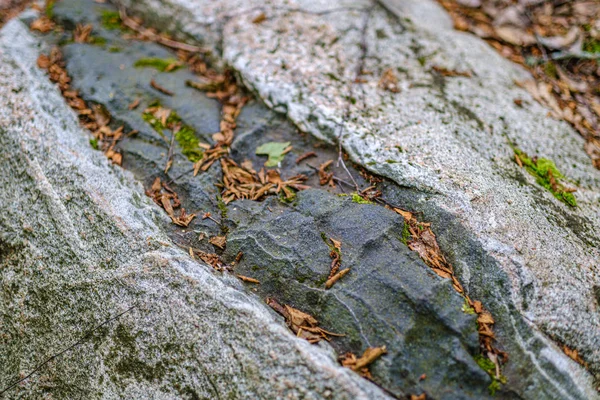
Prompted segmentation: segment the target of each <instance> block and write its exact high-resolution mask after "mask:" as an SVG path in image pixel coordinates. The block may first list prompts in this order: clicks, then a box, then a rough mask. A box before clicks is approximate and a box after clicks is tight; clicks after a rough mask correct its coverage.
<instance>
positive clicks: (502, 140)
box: [121, 0, 600, 398]
mask: <svg viewBox="0 0 600 400" xmlns="http://www.w3.org/2000/svg"><path fill="white" fill-rule="evenodd" d="M121 3H122V4H125V5H126V6H129V7H131V8H132V10H137V11H138V12H140V13H141V14H142V15H144V16H146V18H147V21H150V22H154V23H157V24H158V23H160V24H161V25H160V26H161V27H171V28H174V21H178V26H177V29H179V30H182V31H183V32H185V33H186V34H189V35H192V36H194V37H196V38H197V39H198V40H199V41H204V43H205V44H206V45H207V46H209V47H213V48H214V49H215V51H217V52H219V51H221V52H222V55H223V58H224V60H225V61H226V62H228V63H230V64H231V65H232V66H233V67H234V68H235V69H236V70H237V71H238V72H239V73H240V75H241V77H242V79H243V80H244V82H245V83H246V84H247V85H248V86H249V87H251V88H252V89H253V90H255V91H256V93H257V94H258V95H259V96H260V97H261V98H262V99H263V100H264V101H265V103H266V104H268V105H269V106H271V107H273V108H274V109H275V110H278V111H281V112H284V113H286V115H287V116H288V118H289V119H291V120H292V121H293V122H294V123H296V125H297V126H298V127H299V128H300V129H302V130H304V131H307V132H310V133H312V134H314V135H315V136H317V137H320V138H322V139H325V140H330V141H335V140H336V138H337V135H338V133H339V129H338V128H339V126H342V127H343V146H344V148H345V149H346V151H347V152H348V153H349V154H350V156H351V157H352V158H353V160H355V161H356V162H358V163H359V164H361V165H363V166H365V167H366V168H368V169H370V170H371V171H373V172H376V173H378V174H381V175H383V176H386V177H388V178H390V179H391V180H393V181H395V182H396V183H397V184H399V185H401V186H403V187H406V188H409V189H410V190H407V191H404V192H402V193H399V194H397V196H396V198H397V199H398V201H399V202H401V203H402V204H403V205H405V206H407V207H408V208H410V209H412V210H413V211H421V212H423V214H424V215H425V216H426V218H427V219H428V220H431V221H432V222H433V223H434V226H436V227H437V228H436V229H437V233H438V236H439V238H440V242H441V245H442V247H443V249H444V250H445V251H446V253H447V254H448V255H449V258H450V259H451V260H452V262H453V264H454V265H455V267H456V268H457V269H458V270H459V275H460V278H461V280H462V282H464V283H465V286H466V288H467V289H468V292H469V293H470V294H471V295H472V296H473V297H476V298H478V299H481V300H482V301H483V302H484V304H485V305H486V306H487V307H488V308H489V309H490V310H491V311H492V312H493V314H494V316H495V318H496V322H497V324H496V326H497V333H498V336H499V343H500V346H501V347H504V349H505V350H507V351H508V352H509V354H511V362H510V363H509V364H508V365H507V366H506V374H507V376H508V378H509V381H511V380H512V381H515V380H516V381H520V382H521V384H518V385H519V386H520V388H519V389H518V392H519V394H520V395H521V396H523V397H528V398H541V397H548V398H554V397H566V398H568V397H570V396H574V397H577V396H581V397H583V398H585V397H594V396H596V394H595V393H594V392H593V389H592V388H591V387H592V385H591V384H590V382H589V380H590V377H589V375H588V376H586V373H585V372H584V371H583V370H582V369H580V368H579V367H578V366H576V365H574V364H573V363H572V362H571V361H569V360H567V359H566V357H564V355H562V354H561V352H560V350H558V349H557V347H555V346H554V345H553V344H551V343H550V341H549V340H548V339H549V338H551V339H554V340H556V341H557V342H559V343H564V344H566V345H568V346H569V347H571V348H576V349H578V350H579V352H580V353H581V354H582V355H583V356H584V358H585V359H586V360H587V362H588V363H589V365H590V371H592V373H593V374H595V376H596V380H598V373H599V372H598V371H600V352H599V349H600V317H599V315H600V314H599V313H598V307H599V304H598V303H599V302H600V301H599V299H598V296H597V293H598V287H599V285H600V278H599V275H598V260H599V259H600V254H599V250H598V245H599V243H600V233H599V229H600V221H599V218H600V189H599V188H600V173H599V172H598V171H597V170H595V169H594V168H593V167H592V166H591V163H590V161H589V159H588V158H587V156H586V155H585V153H584V151H583V150H582V147H583V140H582V139H581V138H580V137H579V136H578V135H577V134H576V133H575V132H574V131H573V130H572V129H571V128H570V127H569V126H568V125H567V124H566V123H563V122H560V121H555V120H552V119H550V118H549V117H548V116H547V112H548V111H547V110H546V109H544V108H543V107H542V106H540V105H539V104H537V103H536V102H535V101H534V100H533V99H532V97H531V96H530V95H529V94H528V93H526V92H525V91H523V90H522V89H520V88H519V87H517V85H516V84H515V83H514V81H515V80H523V79H527V78H528V74H527V73H526V72H525V71H523V70H521V69H520V68H519V67H517V66H515V65H513V64H511V63H510V62H508V61H506V60H504V59H503V58H501V57H500V56H499V55H498V54H496V53H495V52H494V51H493V49H491V48H489V47H488V46H487V45H485V44H484V43H483V42H482V41H480V40H479V39H477V38H474V37H472V36H470V35H467V34H463V33H458V32H454V31H452V30H451V23H450V20H449V18H448V17H447V16H446V14H445V13H443V12H442V11H441V10H440V8H439V7H437V5H436V4H435V3H432V2H430V1H407V2H399V1H393V0H389V1H382V2H379V3H377V4H375V5H372V4H371V3H370V2H366V1H365V2H361V3H357V2H352V4H351V5H349V4H348V2H344V1H333V2H332V1H329V2H319V1H313V0H305V1H296V2H294V3H293V4H290V3H284V2H279V1H270V2H264V1H261V2H247V1H244V2H240V1H234V0H232V1H221V2H205V1H201V0H196V1H191V0H177V1H176V0H171V1H153V0H147V1H143V2H138V1H136V2H130V1H121ZM153 10H154V11H153ZM328 10H329V11H328ZM261 12H265V15H266V17H267V18H266V20H264V21H262V22H261V23H254V22H253V20H255V18H256V16H257V15H258V14H260V13H261ZM221 33H222V37H221V36H220V34H221ZM363 49H365V52H364V54H363V52H362V51H363ZM363 64H364V65H363ZM434 66H435V67H441V68H446V69H448V70H457V71H459V72H470V74H471V77H465V76H455V77H444V76H443V75H442V74H439V73H436V72H435V71H433V70H432V67H434ZM359 67H360V69H362V70H365V71H369V72H370V73H372V74H364V75H362V76H360V80H359V82H360V83H353V82H355V79H356V77H357V76H356V71H357V70H358V69H359ZM387 69H391V70H392V71H393V73H394V74H395V75H396V76H397V77H398V79H399V82H398V87H399V89H400V90H401V92H400V93H391V92H389V91H384V90H382V89H381V88H380V87H379V85H378V83H379V79H380V77H381V76H382V74H383V72H384V71H385V70H387ZM517 98H518V99H523V100H524V104H525V106H524V108H519V107H518V106H517V105H516V104H515V103H514V101H513V100H514V99H517ZM513 146H516V147H517V148H520V149H522V150H523V151H525V152H527V153H529V154H530V155H532V156H533V155H536V156H539V157H544V158H547V159H550V160H552V161H553V162H555V163H556V166H557V167H558V169H559V170H560V171H561V172H562V173H563V174H564V175H565V176H566V177H568V179H569V180H570V182H571V183H572V184H573V185H574V186H576V188H577V192H576V193H575V198H576V200H577V207H570V206H568V205H566V204H563V203H561V202H560V201H558V200H557V199H556V198H555V197H554V196H553V194H552V193H551V192H550V191H548V190H546V189H544V188H543V187H542V186H541V185H540V184H538V183H537V182H536V179H535V178H534V177H532V176H530V175H529V174H528V173H527V172H525V170H524V169H521V168H520V167H519V166H518V165H517V164H516V163H515V162H514V150H513ZM411 190H412V193H411V194H409V192H410V191H411ZM525 371H537V374H538V375H536V374H534V373H529V372H528V373H525ZM534 375H536V376H537V377H536V378H531V379H529V378H527V376H534ZM567 381H568V382H571V384H572V385H573V386H570V385H571V384H569V383H566V382H567ZM574 382H575V383H574ZM576 387H578V388H576Z"/></svg>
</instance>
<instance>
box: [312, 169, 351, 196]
mask: <svg viewBox="0 0 600 400" xmlns="http://www.w3.org/2000/svg"><path fill="white" fill-rule="evenodd" d="M306 165H307V166H309V167H310V168H312V169H314V170H315V171H318V170H319V168H317V167H315V166H313V165H310V164H309V163H306ZM333 180H334V181H336V182H339V183H343V184H344V185H348V186H350V187H354V186H355V185H353V184H351V183H350V182H348V181H345V180H343V179H341V178H338V177H337V176H335V175H334V176H333ZM340 189H341V186H340ZM342 191H344V189H342Z"/></svg>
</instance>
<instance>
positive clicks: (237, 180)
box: [219, 158, 309, 204]
mask: <svg viewBox="0 0 600 400" xmlns="http://www.w3.org/2000/svg"><path fill="white" fill-rule="evenodd" d="M220 161H221V168H222V170H223V184H222V185H219V186H220V187H221V188H222V193H221V197H222V198H223V201H224V202H225V204H228V203H229V202H231V201H233V200H238V199H249V200H261V199H263V198H264V197H265V196H267V195H269V194H281V195H283V196H284V197H285V199H286V200H288V201H290V200H293V199H294V197H295V195H296V191H297V190H305V189H308V188H309V187H308V186H306V185H304V184H303V182H305V181H306V180H307V179H308V177H306V176H305V175H296V176H293V177H291V178H289V179H285V180H284V179H282V178H281V175H280V174H279V172H278V171H277V170H274V169H271V170H267V171H266V172H265V169H264V168H261V169H260V171H259V172H256V171H255V170H254V168H253V166H252V162H250V161H246V162H243V163H242V165H238V164H237V163H236V162H235V161H233V160H232V159H230V158H221V160H220Z"/></svg>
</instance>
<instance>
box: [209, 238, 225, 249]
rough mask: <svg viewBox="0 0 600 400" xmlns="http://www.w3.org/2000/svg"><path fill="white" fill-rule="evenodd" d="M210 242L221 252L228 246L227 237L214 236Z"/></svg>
mask: <svg viewBox="0 0 600 400" xmlns="http://www.w3.org/2000/svg"><path fill="white" fill-rule="evenodd" d="M208 242H209V243H210V244H212V245H214V246H217V247H218V248H220V249H221V250H224V249H225V246H226V245H227V238H226V237H225V236H213V237H211V238H210V239H209V240H208Z"/></svg>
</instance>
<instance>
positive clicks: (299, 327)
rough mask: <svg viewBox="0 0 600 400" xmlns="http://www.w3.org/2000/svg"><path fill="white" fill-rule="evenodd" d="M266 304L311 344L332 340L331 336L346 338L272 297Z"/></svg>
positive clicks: (308, 315) (268, 298)
mask: <svg viewBox="0 0 600 400" xmlns="http://www.w3.org/2000/svg"><path fill="white" fill-rule="evenodd" d="M266 303H267V304H268V305H269V306H270V307H271V308H272V309H273V310H275V311H276V312H278V313H279V314H281V315H282V316H283V317H284V318H285V321H286V323H287V325H288V327H289V328H290V329H291V330H292V332H294V333H295V334H296V335H297V336H298V337H301V338H303V339H306V340H307V341H308V342H310V343H317V342H319V341H321V340H323V339H325V340H330V336H345V335H341V334H337V333H333V332H328V331H326V330H324V329H323V328H320V327H319V326H318V321H317V320H316V319H315V318H314V317H313V316H312V315H310V314H307V313H305V312H303V311H300V310H298V309H296V308H293V307H291V306H289V305H281V304H279V302H278V301H277V300H275V299H274V298H272V297H267V299H266Z"/></svg>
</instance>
